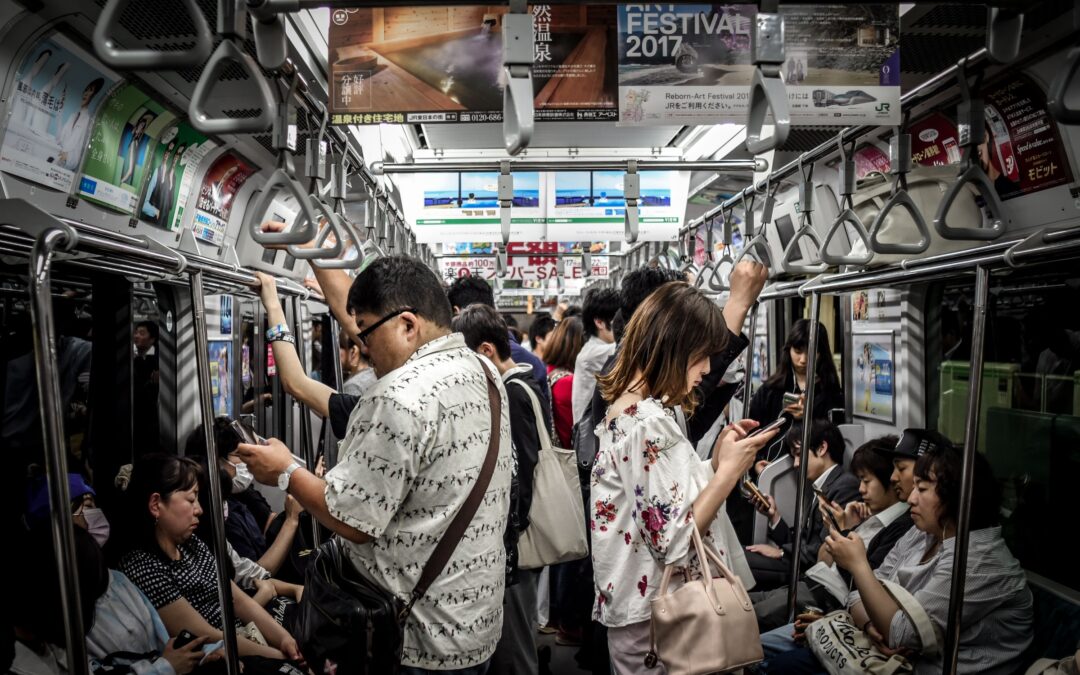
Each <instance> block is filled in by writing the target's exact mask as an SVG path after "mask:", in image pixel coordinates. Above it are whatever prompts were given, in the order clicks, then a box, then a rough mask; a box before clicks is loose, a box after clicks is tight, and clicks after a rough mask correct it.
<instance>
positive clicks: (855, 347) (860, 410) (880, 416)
mask: <svg viewBox="0 0 1080 675" xmlns="http://www.w3.org/2000/svg"><path fill="white" fill-rule="evenodd" d="M851 348H852V353H853V355H854V357H855V364H854V366H855V367H854V373H853V375H854V378H853V379H854V384H855V395H854V401H853V406H852V407H853V411H852V412H853V414H854V415H855V416H856V417H864V418H867V419H872V420H877V421H879V422H885V423H887V424H892V423H893V422H894V421H895V416H896V407H895V400H896V392H895V381H896V376H895V373H894V367H893V366H894V364H895V362H896V344H895V340H894V338H893V332H892V331H874V332H868V333H862V334H856V335H852V336H851Z"/></svg>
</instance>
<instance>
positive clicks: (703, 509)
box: [694, 464, 738, 534]
mask: <svg viewBox="0 0 1080 675" xmlns="http://www.w3.org/2000/svg"><path fill="white" fill-rule="evenodd" d="M736 480H738V476H737V475H736V474H735V472H733V471H728V470H726V467H725V465H724V464H720V465H719V470H718V471H717V472H716V473H715V474H713V477H712V478H711V479H710V480H709V482H708V484H707V485H706V486H705V489H703V490H702V491H701V494H699V495H698V496H697V499H695V500H694V522H695V523H696V524H697V528H698V532H701V533H702V534H704V533H705V531H706V530H707V529H709V526H710V525H712V522H713V521H714V520H716V514H717V513H718V512H719V511H720V508H721V507H722V506H723V505H724V500H725V499H727V498H728V495H729V494H731V491H732V489H734V487H735V481H736Z"/></svg>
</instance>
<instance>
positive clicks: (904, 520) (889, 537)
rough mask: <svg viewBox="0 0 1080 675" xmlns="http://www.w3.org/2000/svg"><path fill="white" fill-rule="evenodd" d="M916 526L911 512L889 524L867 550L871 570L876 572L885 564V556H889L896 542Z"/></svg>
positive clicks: (906, 512)
mask: <svg viewBox="0 0 1080 675" xmlns="http://www.w3.org/2000/svg"><path fill="white" fill-rule="evenodd" d="M914 525H915V522H914V521H913V520H911V511H904V515H902V516H900V517H899V518H897V519H896V520H894V521H892V522H891V523H889V526H888V527H886V528H885V529H884V530H882V531H881V532H878V533H877V536H876V537H874V539H873V541H871V542H870V546H869V547H868V548H867V549H866V559H867V560H869V561H870V569H874V570H876V569H877V568H878V566H879V565H881V563H883V562H885V556H887V555H889V551H891V550H892V548H893V546H895V545H896V542H898V541H900V538H901V537H903V536H904V535H905V534H907V531H908V530H910V529H911V528H912V527H913V526H914Z"/></svg>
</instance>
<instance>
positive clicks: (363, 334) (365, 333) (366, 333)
mask: <svg viewBox="0 0 1080 675" xmlns="http://www.w3.org/2000/svg"><path fill="white" fill-rule="evenodd" d="M405 312H414V313H415V312H416V309H415V308H413V307H402V308H401V309H397V310H394V311H393V312H390V313H389V314H387V315H386V316H384V317H383V318H381V319H379V320H378V321H376V322H375V323H373V324H371V326H369V327H368V328H365V329H364V330H362V331H360V334H359V335H357V336H356V338H357V339H358V340H360V344H362V345H364V346H365V347H367V341H368V338H369V337H371V334H372V333H374V332H375V329H376V328H378V327H379V326H381V325H383V324H384V323H386V322H387V321H389V320H390V319H393V318H394V317H395V316H398V315H400V314H404V313H405Z"/></svg>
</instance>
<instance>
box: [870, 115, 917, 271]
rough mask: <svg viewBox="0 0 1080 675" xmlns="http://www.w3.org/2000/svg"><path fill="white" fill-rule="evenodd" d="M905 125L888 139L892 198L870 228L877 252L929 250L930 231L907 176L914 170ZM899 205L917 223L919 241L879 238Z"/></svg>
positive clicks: (872, 246)
mask: <svg viewBox="0 0 1080 675" xmlns="http://www.w3.org/2000/svg"><path fill="white" fill-rule="evenodd" d="M905 126H906V124H905V125H903V126H901V127H899V128H897V130H896V133H894V134H893V137H892V138H891V139H890V140H889V173H891V174H893V186H892V195H891V196H890V197H889V199H888V201H886V202H885V204H884V205H883V206H882V207H881V210H880V211H878V214H877V217H876V218H874V222H873V223H872V224H871V225H870V248H871V249H872V250H873V251H874V252H875V253H899V254H902V255H918V254H920V253H923V252H925V251H926V250H927V249H928V248H930V228H929V227H928V226H927V225H926V219H925V218H923V215H922V212H921V211H919V207H918V206H917V205H916V204H915V201H914V200H913V199H912V198H911V195H910V194H908V191H907V173H908V171H911V134H908V133H904V127H905ZM898 206H899V207H901V208H903V209H904V210H906V211H907V212H908V214H909V215H910V217H911V221H912V222H913V223H915V229H916V231H917V232H918V234H919V239H918V240H917V241H914V242H893V243H889V242H884V241H881V239H879V235H880V234H881V231H882V229H883V228H884V225H885V219H886V218H888V217H889V212H890V211H892V210H893V209H894V208H896V207H898Z"/></svg>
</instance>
